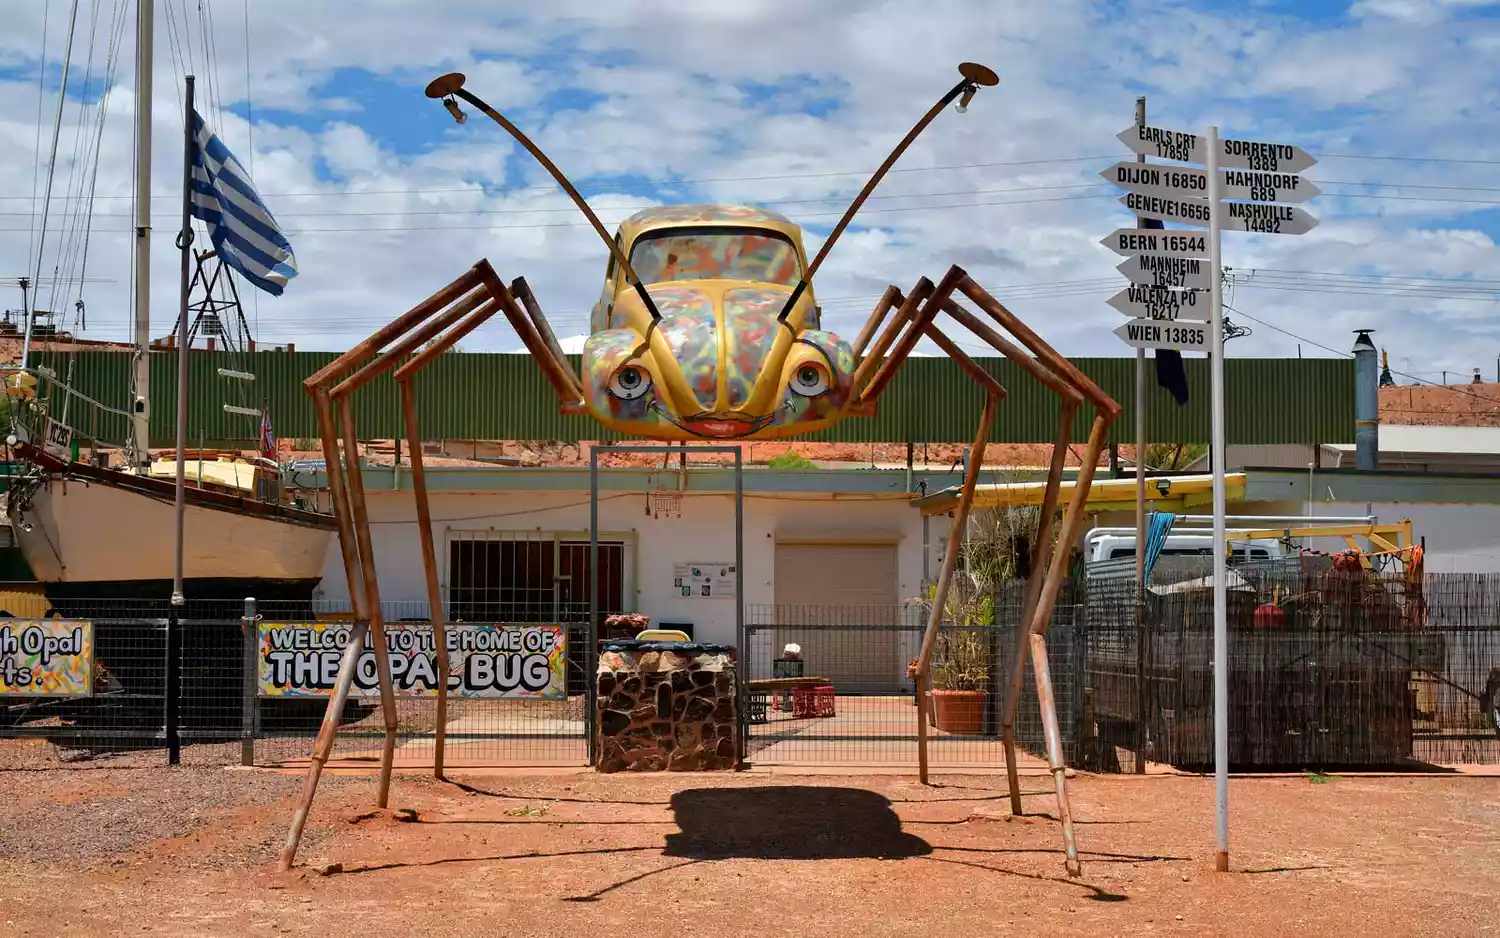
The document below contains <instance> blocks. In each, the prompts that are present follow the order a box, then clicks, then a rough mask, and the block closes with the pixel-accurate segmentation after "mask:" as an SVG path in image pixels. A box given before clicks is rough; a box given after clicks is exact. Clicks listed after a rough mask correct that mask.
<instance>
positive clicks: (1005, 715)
mask: <svg viewBox="0 0 1500 938" xmlns="http://www.w3.org/2000/svg"><path fill="white" fill-rule="evenodd" d="M1077 411H1078V405H1077V403H1075V402H1074V401H1064V402H1063V409H1062V415H1061V417H1060V418H1059V420H1058V424H1057V439H1056V440H1054V441H1053V443H1052V462H1051V464H1050V466H1049V468H1048V470H1047V487H1046V490H1045V491H1044V492H1043V493H1042V507H1041V511H1039V512H1038V513H1037V522H1036V543H1035V544H1033V545H1031V575H1030V576H1029V577H1028V578H1027V580H1026V593H1025V596H1024V598H1023V600H1022V603H1021V618H1020V619H1018V620H1017V622H1016V625H1017V633H1018V634H1017V635H1016V657H1015V660H1014V661H1013V662H1011V669H1010V687H1008V688H1007V689H1006V691H1007V692H1006V695H1005V705H1004V709H1003V711H1002V715H1001V729H1000V736H1001V739H1002V740H1003V742H1004V746H1005V777H1006V781H1007V782H1008V784H1009V787H1010V813H1011V814H1013V815H1015V816H1017V817H1019V816H1020V815H1021V813H1022V809H1021V773H1020V769H1019V767H1018V766H1017V765H1016V707H1017V706H1018V705H1019V704H1020V699H1021V690H1020V688H1021V678H1022V676H1023V675H1024V674H1025V673H1026V655H1027V654H1028V652H1029V651H1030V649H1031V641H1030V635H1031V617H1032V615H1033V613H1035V612H1036V604H1037V600H1038V599H1039V598H1040V596H1041V592H1042V581H1043V579H1044V578H1045V577H1046V571H1047V568H1048V566H1049V565H1050V563H1051V560H1052V535H1053V532H1054V531H1056V529H1057V523H1056V519H1055V518H1054V517H1053V516H1054V515H1056V514H1057V497H1058V492H1059V491H1060V490H1061V489H1062V474H1063V469H1064V468H1065V467H1066V465H1067V456H1068V439H1069V437H1071V436H1072V433H1073V415H1074V414H1076V413H1077Z"/></svg>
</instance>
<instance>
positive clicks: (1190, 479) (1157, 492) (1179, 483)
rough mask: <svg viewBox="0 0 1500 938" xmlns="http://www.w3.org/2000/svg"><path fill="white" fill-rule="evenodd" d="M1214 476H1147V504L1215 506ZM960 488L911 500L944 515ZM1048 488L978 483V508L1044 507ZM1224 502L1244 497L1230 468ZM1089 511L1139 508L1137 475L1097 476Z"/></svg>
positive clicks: (1063, 501)
mask: <svg viewBox="0 0 1500 938" xmlns="http://www.w3.org/2000/svg"><path fill="white" fill-rule="evenodd" d="M1213 483H1214V477H1213V476H1212V475H1191V476H1164V477H1161V478H1154V479H1150V478H1148V479H1147V480H1146V506H1147V507H1148V508H1149V509H1151V510H1154V511H1172V512H1182V511H1185V510H1187V509H1190V508H1202V507H1205V506H1211V505H1212V504H1213ZM1075 484H1076V483H1075V482H1074V480H1072V479H1064V480H1063V481H1062V485H1061V486H1060V488H1059V490H1058V496H1057V498H1058V507H1059V508H1062V507H1065V506H1066V505H1067V503H1068V500H1069V499H1070V498H1072V497H1073V488H1074V486H1075ZM959 491H960V489H959V487H958V486H954V487H952V488H947V489H943V490H942V491H941V492H934V493H933V494H931V495H928V496H927V497H925V498H919V499H916V500H915V501H914V502H913V504H915V505H916V506H917V507H918V508H920V509H922V514H924V515H942V514H947V513H948V512H950V511H952V510H954V509H955V508H957V507H958V495H959ZM1046 491H1047V483H1046V481H1045V480H1044V481H1041V482H1002V483H998V484H993V485H980V486H978V487H976V488H975V489H974V507H975V508H1008V507H1019V506H1023V505H1040V504H1041V503H1042V496H1043V495H1044V494H1045V493H1046ZM1224 495H1225V500H1226V501H1231V502H1233V501H1241V500H1243V499H1244V496H1245V474H1244V473H1243V472H1231V473H1228V474H1226V475H1225V476H1224ZM1087 510H1088V511H1089V512H1091V513H1097V512H1101V511H1134V510H1135V477H1134V476H1131V477H1129V478H1125V479H1100V478H1097V477H1096V478H1095V479H1094V483H1093V485H1091V486H1089V497H1088V502H1087Z"/></svg>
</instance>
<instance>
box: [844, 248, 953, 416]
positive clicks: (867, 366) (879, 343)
mask: <svg viewBox="0 0 1500 938" xmlns="http://www.w3.org/2000/svg"><path fill="white" fill-rule="evenodd" d="M935 289H937V287H936V286H935V285H934V284H933V282H932V281H931V280H928V279H927V278H926V277H923V278H922V279H921V280H918V281H917V285H916V286H914V287H912V288H911V292H910V293H908V294H907V295H906V298H905V299H903V300H902V301H901V305H900V307H898V308H897V310H896V315H895V316H894V317H892V318H891V322H890V325H888V326H886V327H885V329H883V330H881V332H880V336H879V338H877V339H876V340H875V347H874V348H873V349H871V350H870V354H868V355H866V356H865V358H864V360H863V361H861V362H860V363H859V367H858V368H856V369H854V378H853V380H852V381H851V384H850V387H851V388H852V391H853V393H854V394H855V395H856V396H857V397H858V398H859V399H860V400H862V401H865V400H873V399H874V396H873V395H870V394H867V393H866V387H867V385H868V384H869V383H870V378H871V377H873V376H874V374H875V372H876V371H878V370H879V369H880V366H881V365H882V364H884V363H885V357H886V353H887V352H889V351H890V348H891V343H892V342H894V341H896V338H897V337H898V336H900V335H902V330H903V329H905V328H906V327H907V325H908V324H909V323H910V322H911V320H912V317H913V316H914V315H916V312H917V310H918V309H919V308H920V307H921V305H922V302H923V301H924V300H926V299H927V298H928V297H929V296H931V295H932V291H933V290H935Z"/></svg>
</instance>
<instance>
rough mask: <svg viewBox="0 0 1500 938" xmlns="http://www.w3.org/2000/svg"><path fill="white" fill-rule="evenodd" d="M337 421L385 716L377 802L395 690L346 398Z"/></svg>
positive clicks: (391, 755) (387, 789)
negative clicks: (346, 459)
mask: <svg viewBox="0 0 1500 938" xmlns="http://www.w3.org/2000/svg"><path fill="white" fill-rule="evenodd" d="M339 418H340V420H339V422H340V423H342V424H343V430H344V454H345V456H346V457H347V458H348V460H349V463H350V465H349V506H350V508H352V509H353V512H352V514H353V515H354V538H355V540H356V542H358V544H359V568H360V573H361V574H362V575H363V577H364V581H365V606H366V607H367V610H368V612H369V617H370V633H371V636H372V637H373V639H374V643H375V671H376V680H377V681H378V682H379V684H380V712H381V715H382V716H383V717H384V718H385V744H384V745H383V746H382V747H381V750H380V791H379V794H378V795H377V797H376V804H378V805H379V806H380V807H382V808H384V807H386V806H387V805H388V804H389V802H390V793H391V764H392V763H393V762H394V761H395V758H396V693H395V691H394V690H393V689H392V688H391V663H390V650H389V649H388V648H387V646H386V640H385V612H384V610H382V609H381V608H380V583H379V581H378V580H377V578H376V576H375V548H374V546H373V545H372V544H371V543H370V513H369V509H368V507H367V506H366V504H365V480H364V478H363V473H362V472H361V471H360V465H359V439H358V437H357V436H356V435H355V432H354V407H353V404H352V403H350V400H349V398H347V397H346V398H344V399H343V400H341V401H339Z"/></svg>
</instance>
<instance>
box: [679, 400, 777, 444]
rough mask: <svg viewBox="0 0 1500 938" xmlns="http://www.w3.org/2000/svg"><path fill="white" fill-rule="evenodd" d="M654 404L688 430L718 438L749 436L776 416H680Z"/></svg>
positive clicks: (730, 438) (698, 434) (735, 414)
mask: <svg viewBox="0 0 1500 938" xmlns="http://www.w3.org/2000/svg"><path fill="white" fill-rule="evenodd" d="M652 406H653V408H654V409H655V410H656V411H657V412H658V413H660V414H661V415H662V416H664V417H666V418H667V419H668V420H669V421H671V422H672V423H674V424H676V425H677V426H679V427H681V428H682V429H684V430H686V431H687V432H689V433H692V434H695V435H697V436H703V437H709V438H712V439H716V440H732V439H734V438H736V437H742V436H749V435H750V434H752V433H754V432H755V431H757V430H759V429H761V428H762V427H764V426H766V425H767V424H769V423H770V422H771V419H772V417H774V416H775V415H774V414H767V415H766V416H764V417H751V416H750V415H748V414H744V415H741V414H739V413H733V414H732V415H726V414H714V413H710V412H703V413H698V414H695V415H693V416H691V417H678V416H676V415H675V414H673V413H672V412H671V411H669V410H667V409H666V408H665V407H662V406H660V405H659V404H657V403H655V402H653V404H652Z"/></svg>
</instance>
